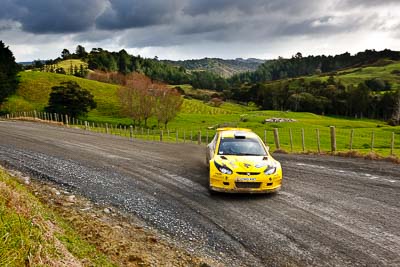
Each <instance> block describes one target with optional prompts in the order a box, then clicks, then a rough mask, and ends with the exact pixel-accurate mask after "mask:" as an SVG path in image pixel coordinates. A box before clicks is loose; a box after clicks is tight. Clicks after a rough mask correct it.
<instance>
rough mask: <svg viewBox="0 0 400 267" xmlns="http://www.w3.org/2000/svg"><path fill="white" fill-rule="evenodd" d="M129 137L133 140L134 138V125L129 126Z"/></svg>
mask: <svg viewBox="0 0 400 267" xmlns="http://www.w3.org/2000/svg"><path fill="white" fill-rule="evenodd" d="M129 138H130V139H131V140H133V126H132V125H131V126H130V127H129Z"/></svg>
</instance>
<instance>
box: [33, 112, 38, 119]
mask: <svg viewBox="0 0 400 267" xmlns="http://www.w3.org/2000/svg"><path fill="white" fill-rule="evenodd" d="M33 117H34V118H35V120H36V118H37V113H36V110H34V111H33Z"/></svg>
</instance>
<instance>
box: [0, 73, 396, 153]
mask: <svg viewBox="0 0 400 267" xmlns="http://www.w3.org/2000/svg"><path fill="white" fill-rule="evenodd" d="M388 66H390V65H388ZM388 66H385V67H384V68H389V67H388ZM390 68H391V67H390ZM365 69H368V68H365ZM346 75H350V74H346ZM67 80H73V81H76V82H77V83H78V84H79V85H81V87H83V88H85V89H88V90H89V91H90V92H92V93H93V95H94V96H95V100H96V102H97V105H98V107H97V109H95V110H92V111H90V112H89V114H88V116H87V117H86V118H79V119H80V120H87V121H90V122H92V123H96V124H97V125H101V124H103V126H104V123H108V124H110V125H111V124H113V125H118V124H121V125H127V126H128V125H130V124H131V123H132V120H131V119H129V118H126V117H123V116H120V115H119V104H118V98H117V96H116V91H117V89H118V86H115V85H111V84H106V83H101V82H96V81H91V80H87V79H82V78H77V77H73V76H67V75H61V74H54V73H43V72H21V73H20V86H19V89H18V91H17V95H15V96H13V97H11V98H10V99H9V101H8V102H7V103H5V105H4V107H3V108H5V109H7V110H8V111H9V112H11V113H12V112H17V111H19V112H20V111H32V110H37V111H42V110H43V108H44V107H45V106H46V104H47V101H48V98H49V93H50V90H51V87H52V86H54V85H58V84H59V83H60V82H63V81H67ZM185 90H186V89H185ZM273 117H276V118H289V119H294V120H296V121H295V122H283V123H264V121H265V119H268V118H273ZM148 125H149V127H150V129H151V130H150V132H149V133H153V131H154V134H155V135H156V137H151V138H150V139H158V137H157V136H158V135H159V130H160V128H159V127H158V125H157V122H156V120H155V119H154V118H152V119H150V120H149V122H148ZM223 126H238V127H245V128H251V129H253V130H254V131H256V132H257V133H258V134H259V135H260V136H261V137H262V138H263V139H264V133H265V132H266V141H267V143H268V144H269V145H270V146H271V149H275V145H274V142H273V134H272V131H273V129H274V128H277V129H278V130H279V135H280V142H281V148H282V149H283V150H285V151H291V150H292V147H291V145H290V139H289V129H291V131H292V137H293V151H295V152H301V151H303V147H302V142H301V140H302V137H301V132H302V129H304V133H305V151H316V150H317V142H316V129H318V130H319V131H320V143H321V150H323V151H329V150H330V136H329V126H335V127H336V132H337V148H338V150H339V151H347V150H349V146H350V133H351V129H354V137H353V140H354V141H353V149H356V150H358V151H360V152H363V153H367V152H369V151H370V150H371V145H372V142H371V138H372V134H373V135H374V142H373V143H374V144H373V146H374V151H375V152H379V153H380V154H382V155H385V156H387V155H389V153H390V145H391V135H392V132H394V133H395V137H396V142H395V151H394V152H395V153H396V154H397V155H400V127H391V126H389V125H387V123H385V122H383V121H378V120H369V119H351V118H339V117H331V116H320V115H315V114H312V113H300V112H284V111H260V110H255V108H254V107H247V106H243V105H238V104H235V103H230V102H226V103H224V104H223V105H221V106H220V107H212V106H210V105H208V104H207V103H204V102H203V101H200V100H195V99H184V104H183V106H182V110H181V112H180V113H179V114H178V116H177V117H176V118H175V119H174V120H173V121H171V122H170V123H169V124H168V128H169V132H170V138H169V139H170V140H171V141H175V137H176V130H178V137H179V140H180V141H182V139H183V138H184V137H183V134H184V133H185V138H186V139H189V137H190V135H192V137H193V139H196V138H197V134H198V132H199V131H201V133H202V140H203V142H206V141H207V140H210V138H211V136H212V135H213V134H214V132H215V129H216V128H217V127H223ZM113 127H114V128H115V126H113ZM140 128H141V127H139V128H138V130H137V133H138V134H139V133H141V129H140ZM139 129H140V130H139ZM98 131H104V129H98ZM164 131H165V132H167V131H166V130H164ZM143 132H144V135H145V136H142V137H143V138H149V137H147V136H146V135H147V130H146V129H144V130H143ZM125 134H126V133H125ZM207 135H208V138H207ZM166 139H168V137H166V138H165V139H164V140H166Z"/></svg>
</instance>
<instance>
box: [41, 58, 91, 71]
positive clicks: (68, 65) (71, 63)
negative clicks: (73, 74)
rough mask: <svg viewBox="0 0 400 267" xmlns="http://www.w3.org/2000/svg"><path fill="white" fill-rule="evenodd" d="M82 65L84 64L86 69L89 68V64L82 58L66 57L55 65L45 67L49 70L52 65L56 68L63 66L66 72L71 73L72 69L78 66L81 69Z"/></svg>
mask: <svg viewBox="0 0 400 267" xmlns="http://www.w3.org/2000/svg"><path fill="white" fill-rule="evenodd" d="M81 65H82V66H83V68H84V69H87V67H88V64H87V63H86V62H84V61H82V60H80V59H66V60H62V61H60V62H58V63H57V64H54V65H47V66H46V67H48V68H45V69H47V70H48V69H49V68H50V67H51V66H53V68H54V69H57V68H63V69H64V70H65V72H66V73H67V74H69V73H70V71H71V69H72V70H74V69H75V68H77V69H78V70H79V68H80V67H81Z"/></svg>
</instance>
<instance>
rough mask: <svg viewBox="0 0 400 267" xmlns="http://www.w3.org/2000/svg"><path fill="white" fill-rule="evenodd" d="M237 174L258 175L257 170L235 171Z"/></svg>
mask: <svg viewBox="0 0 400 267" xmlns="http://www.w3.org/2000/svg"><path fill="white" fill-rule="evenodd" d="M236 173H237V174H240V175H259V174H260V173H259V172H236Z"/></svg>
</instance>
